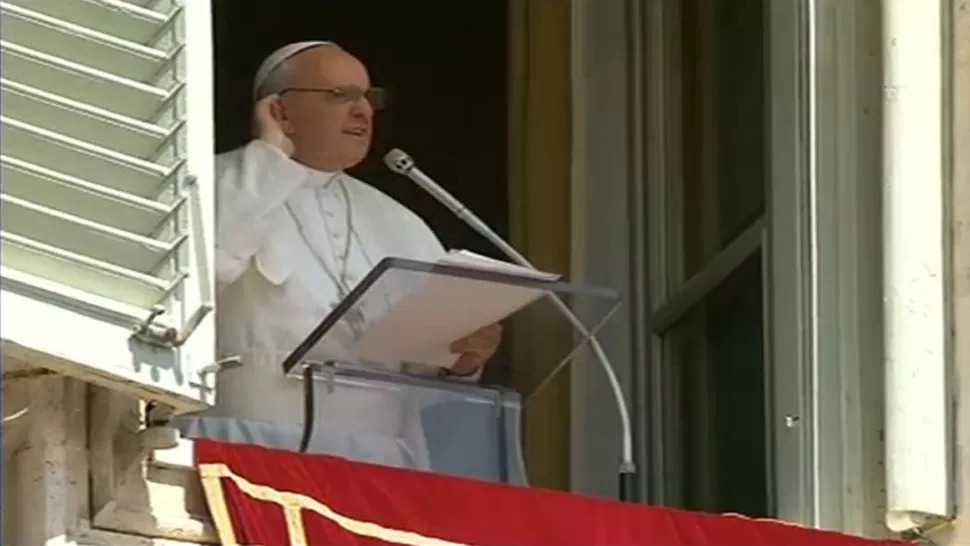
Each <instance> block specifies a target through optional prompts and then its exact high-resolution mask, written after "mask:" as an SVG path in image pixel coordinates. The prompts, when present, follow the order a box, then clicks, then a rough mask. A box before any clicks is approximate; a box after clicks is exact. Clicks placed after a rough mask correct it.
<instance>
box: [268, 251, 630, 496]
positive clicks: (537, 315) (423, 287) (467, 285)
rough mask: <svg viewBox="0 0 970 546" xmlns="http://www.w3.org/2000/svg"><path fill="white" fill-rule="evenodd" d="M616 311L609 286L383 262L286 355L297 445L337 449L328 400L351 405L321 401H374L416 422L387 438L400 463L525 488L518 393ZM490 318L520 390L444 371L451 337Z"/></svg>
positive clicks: (513, 272)
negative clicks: (298, 387)
mask: <svg viewBox="0 0 970 546" xmlns="http://www.w3.org/2000/svg"><path fill="white" fill-rule="evenodd" d="M618 307H619V297H618V295H617V294H616V293H615V292H614V291H612V290H609V289H602V288H593V287H588V286H579V285H575V284H570V283H567V282H562V281H560V280H559V279H558V278H556V277H555V276H551V275H547V274H542V273H538V272H532V271H525V270H524V269H513V268H505V267H502V266H500V265H499V266H495V267H485V266H479V265H476V266H474V267H471V266H464V265H453V264H444V263H428V262H421V261H415V260H407V259H400V258H387V259H384V260H382V261H381V262H380V263H378V264H377V265H376V266H375V267H374V268H373V269H372V270H371V271H370V273H369V274H368V275H367V276H366V277H364V278H363V279H362V280H361V281H360V282H359V283H358V284H357V285H356V286H355V287H354V289H353V290H352V291H351V292H350V293H349V294H348V295H347V296H346V297H345V298H344V299H343V300H342V301H341V302H339V303H338V304H337V305H336V306H335V308H334V309H333V310H332V311H331V312H330V313H329V314H328V315H327V316H326V317H325V318H324V319H323V320H322V321H321V322H320V323H319V324H318V325H317V326H316V327H315V328H314V329H313V331H312V332H309V333H308V335H307V337H306V338H305V339H304V340H303V342H302V343H300V344H299V345H298V346H297V347H296V348H295V349H293V351H292V352H291V353H290V354H289V355H287V356H286V358H285V359H284V361H283V362H282V368H283V373H284V374H286V375H287V376H288V377H290V378H293V379H294V380H302V381H303V382H304V383H303V393H304V397H305V400H304V402H305V403H304V420H303V433H302V438H301V441H300V446H299V449H300V450H301V451H308V450H309V451H320V450H321V449H322V450H324V451H328V450H332V448H327V447H325V446H324V447H323V448H320V447H319V444H320V442H324V443H326V438H327V436H328V434H329V435H330V436H331V437H332V436H333V435H332V434H330V433H329V432H328V431H330V430H332V427H333V426H335V425H336V423H334V422H333V421H334V420H335V419H343V418H345V416H344V415H343V411H341V412H340V413H341V415H340V416H337V415H336V414H335V412H334V411H332V408H334V407H335V405H334V404H336V405H337V406H340V407H341V410H343V409H344V408H345V407H346V406H345V405H341V404H340V402H333V403H330V402H328V401H327V400H324V401H323V402H322V403H321V398H324V397H328V396H330V397H333V396H340V395H341V393H344V394H347V395H348V396H351V397H352V398H353V400H354V404H355V405H356V404H358V403H360V401H361V400H370V401H371V403H368V404H367V405H366V409H362V411H365V412H371V411H381V412H385V413H386V414H390V413H393V414H395V415H398V416H400V417H401V422H399V423H398V428H401V427H403V428H404V429H409V428H412V429H414V430H412V431H411V433H405V434H403V435H400V436H399V437H396V438H394V439H393V441H392V442H390V443H392V444H395V446H396V448H399V450H400V452H401V453H402V455H401V456H400V461H398V462H397V464H400V465H403V466H409V467H414V468H423V469H428V470H431V471H435V472H446V473H454V474H462V475H466V476H472V477H478V478H484V479H492V480H498V481H506V482H513V483H523V482H525V481H526V480H525V476H524V472H525V471H524V468H523V465H522V462H521V456H520V445H521V444H520V437H519V416H520V407H521V398H522V397H524V398H525V400H526V401H528V399H529V398H530V397H531V396H533V395H534V394H536V393H537V392H538V391H539V390H540V389H542V388H543V387H544V386H545V385H546V384H547V383H548V381H549V380H550V379H551V378H552V377H553V376H554V375H555V374H557V373H558V372H559V371H560V370H562V369H563V367H564V366H565V365H566V364H568V363H569V361H570V360H571V359H572V358H574V357H575V356H576V355H577V354H578V353H579V352H580V350H581V349H582V348H583V347H584V346H585V345H586V344H587V342H588V341H589V337H590V336H591V335H593V334H595V333H596V331H597V330H598V329H599V328H600V327H601V326H602V325H603V324H604V323H605V322H606V321H607V320H608V319H609V317H610V316H611V315H612V314H613V313H614V312H615V311H616V310H617V308H618ZM494 323H499V324H501V325H502V327H503V341H502V349H501V350H500V355H501V356H499V357H497V358H505V359H510V360H511V361H512V362H513V369H514V373H513V375H514V378H515V380H514V384H515V386H516V388H517V390H518V391H519V392H515V391H513V390H510V389H507V388H505V387H502V386H494V385H480V384H477V383H475V382H469V381H464V380H462V378H455V377H447V376H445V377H442V374H441V373H440V372H441V370H443V369H447V368H448V367H449V366H450V365H452V364H453V363H454V362H455V360H456V359H457V358H458V355H456V354H453V353H452V352H451V351H450V348H449V346H450V344H451V342H453V341H455V340H458V339H461V338H463V337H465V336H467V335H469V334H471V333H472V332H474V331H475V330H477V329H478V328H480V327H483V326H486V325H490V324H494ZM490 365H491V364H490ZM347 399H348V400H349V399H350V398H347ZM375 408H379V409H376V410H375ZM361 419H365V418H364V417H362V418H361ZM368 434H369V433H368ZM365 436H367V434H365ZM415 438H417V440H415ZM374 441H375V445H376V443H378V440H377V439H374ZM422 444H423V445H422ZM314 446H318V447H316V448H315V447H314ZM380 449H386V448H385V447H382V448H380ZM363 451H366V449H365V450H363ZM351 456H353V455H351ZM364 458H365V459H366V456H364ZM382 462H386V461H382ZM391 464H395V462H394V461H391Z"/></svg>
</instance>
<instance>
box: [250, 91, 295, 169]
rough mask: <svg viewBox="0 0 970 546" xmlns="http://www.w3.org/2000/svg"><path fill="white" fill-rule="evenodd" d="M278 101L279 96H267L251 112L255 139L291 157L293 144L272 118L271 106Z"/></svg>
mask: <svg viewBox="0 0 970 546" xmlns="http://www.w3.org/2000/svg"><path fill="white" fill-rule="evenodd" d="M279 100H280V97H279V95H269V96H267V97H264V98H262V99H260V100H259V101H258V102H257V103H256V106H255V108H254V110H253V118H254V121H255V126H256V127H255V129H256V138H258V139H260V140H262V141H263V142H266V143H267V144H270V145H272V146H275V147H276V148H279V149H280V150H281V151H282V152H283V153H284V154H286V155H287V156H291V155H293V143H292V142H291V141H290V139H289V138H287V137H286V135H285V134H283V129H282V127H280V123H279V122H278V121H276V118H274V117H273V111H272V109H273V105H275V104H277V103H278V102H279Z"/></svg>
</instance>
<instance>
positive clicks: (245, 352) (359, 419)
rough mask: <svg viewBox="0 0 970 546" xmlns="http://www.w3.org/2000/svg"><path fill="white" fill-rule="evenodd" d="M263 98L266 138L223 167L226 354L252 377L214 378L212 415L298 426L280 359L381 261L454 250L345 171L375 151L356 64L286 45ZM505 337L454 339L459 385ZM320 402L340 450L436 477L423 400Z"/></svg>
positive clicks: (328, 396)
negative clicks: (424, 428)
mask: <svg viewBox="0 0 970 546" xmlns="http://www.w3.org/2000/svg"><path fill="white" fill-rule="evenodd" d="M254 94H255V96H254V98H255V101H256V104H255V108H254V130H255V132H256V136H257V138H256V139H255V140H253V141H252V142H250V143H249V144H247V145H246V146H244V147H242V148H239V149H236V150H233V151H231V152H228V153H226V154H222V155H220V156H219V157H218V158H217V160H216V176H217V203H218V205H217V207H218V208H217V244H216V247H217V259H216V261H217V285H218V286H217V287H218V293H219V295H218V304H217V305H218V314H217V320H218V323H219V324H218V343H219V350H220V353H222V354H223V355H239V356H241V357H242V359H243V366H242V367H241V368H239V369H235V370H231V371H226V372H224V373H221V374H220V375H219V379H218V395H217V399H218V400H217V407H216V409H215V414H217V415H223V416H227V417H232V418H235V419H242V420H248V421H259V422H271V423H289V424H292V425H296V426H299V425H300V424H301V423H302V414H303V395H302V385H301V382H300V381H299V380H295V379H289V378H285V377H283V375H282V371H281V368H280V363H281V362H282V360H283V358H284V357H285V356H286V355H287V354H288V353H289V352H290V351H291V350H292V349H294V348H295V347H296V346H297V345H298V344H299V342H300V341H301V340H302V339H304V338H305V337H306V336H307V335H308V334H309V333H310V331H311V330H312V329H313V328H314V327H315V326H316V325H317V324H318V323H319V322H320V321H321V320H322V319H323V318H324V317H325V316H326V315H327V314H328V313H329V312H330V311H331V310H332V309H333V308H334V306H335V305H336V304H337V303H338V302H339V301H340V300H341V299H342V298H343V297H344V296H345V295H346V294H347V293H348V292H349V291H350V290H351V289H352V288H353V286H354V285H355V284H356V283H357V282H359V281H360V280H361V278H362V277H363V276H364V275H366V273H367V272H368V271H369V270H370V269H371V268H372V267H373V266H374V265H375V264H376V263H378V262H379V261H380V260H381V259H382V258H385V257H389V256H392V257H402V258H411V259H417V260H423V261H435V260H437V259H438V258H440V257H442V256H443V255H444V253H445V250H444V249H443V247H442V245H441V243H440V242H439V241H438V239H437V238H436V237H435V235H434V233H433V232H432V231H431V230H430V229H429V228H428V226H427V225H426V224H425V222H423V221H422V220H421V219H420V218H419V217H418V216H417V215H416V214H414V213H413V212H411V211H410V210H408V209H407V208H405V207H404V206H402V205H401V204H399V203H398V202H396V201H394V200H393V199H391V198H390V197H388V196H387V195H385V194H383V193H381V192H380V191H378V190H377V189H375V188H373V187H371V186H369V185H367V184H366V183H364V182H362V181H360V180H357V179H356V178H354V177H352V176H350V175H348V174H346V172H345V170H346V169H348V168H350V167H353V166H354V165H356V164H357V163H359V162H360V161H361V160H363V159H364V157H365V156H366V155H367V153H368V151H369V148H370V142H371V135H372V130H373V117H374V110H375V104H374V103H375V102H377V99H378V98H379V95H378V91H377V90H374V89H372V88H371V83H370V78H369V76H368V73H367V70H366V68H365V67H364V65H363V64H362V63H361V62H360V61H359V60H357V59H356V58H355V57H353V56H352V55H350V54H349V53H348V52H346V51H345V50H343V49H342V48H340V47H339V46H337V45H335V44H332V43H328V42H303V43H298V44H291V45H289V46H286V47H284V48H281V49H280V50H278V51H277V52H275V53H274V54H273V55H271V56H270V57H269V58H267V59H266V61H265V62H264V63H263V65H262V66H261V67H260V70H259V72H258V73H257V76H256V81H255V85H254ZM378 106H379V105H378ZM377 303H378V304H380V302H377ZM364 311H365V312H366V311H368V310H367V309H364ZM374 311H375V312H379V311H380V309H376V310H374ZM500 337H501V335H500V328H498V327H497V326H495V327H489V328H486V329H483V330H482V331H480V332H476V333H474V334H471V335H469V336H468V337H467V338H465V339H462V340H458V341H456V342H455V344H454V345H453V346H452V351H454V352H455V353H457V354H459V355H460V356H459V357H458V360H457V361H456V364H455V366H454V367H453V368H452V370H451V372H452V375H454V376H455V377H457V378H460V379H463V380H477V378H478V377H479V375H480V373H481V370H482V367H483V366H484V364H485V363H486V362H487V361H488V360H489V359H490V358H491V357H492V356H493V355H494V353H495V350H496V348H497V346H498V344H499V340H500ZM330 349H333V347H329V348H328V347H322V348H320V349H318V350H315V351H311V353H310V354H309V355H308V356H307V357H306V358H307V359H308V360H318V361H319V360H325V359H326V357H327V356H329V355H330V354H331V353H328V352H326V351H328V350H330ZM392 368H394V369H397V370H399V369H400V368H399V367H396V366H392ZM430 372H431V373H434V372H435V371H434V370H431V371H430ZM315 392H316V393H317V394H316V406H317V407H316V412H315V413H316V415H317V419H316V421H317V430H318V431H320V432H318V434H325V435H327V437H328V438H329V440H330V443H331V445H333V443H334V442H336V443H337V444H338V445H340V447H338V448H337V449H338V450H339V451H342V452H344V454H346V455H349V456H352V457H354V458H357V459H361V460H366V461H371V462H377V463H383V464H393V465H401V466H410V467H420V468H426V467H427V466H428V455H427V452H426V447H425V444H424V435H423V432H422V430H421V426H420V422H419V417H418V413H417V412H418V410H419V407H420V403H419V401H416V400H412V399H409V398H408V397H406V396H401V395H400V394H396V395H395V394H389V393H386V392H380V391H378V390H373V389H366V388H353V387H337V388H336V389H334V390H332V391H328V390H327V389H324V388H317V389H316V391H315ZM341 438H342V440H341Z"/></svg>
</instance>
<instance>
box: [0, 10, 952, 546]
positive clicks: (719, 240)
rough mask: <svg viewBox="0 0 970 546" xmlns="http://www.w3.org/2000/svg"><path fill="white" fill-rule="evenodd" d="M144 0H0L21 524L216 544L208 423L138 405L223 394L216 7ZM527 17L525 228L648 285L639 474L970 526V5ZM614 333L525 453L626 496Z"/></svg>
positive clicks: (11, 476) (515, 113) (8, 495)
mask: <svg viewBox="0 0 970 546" xmlns="http://www.w3.org/2000/svg"><path fill="white" fill-rule="evenodd" d="M125 4H126V7H127V8H128V9H127V10H126V11H116V10H111V9H105V8H104V6H106V5H107V4H104V5H101V4H99V3H90V2H82V1H81V0H76V1H72V2H71V3H68V2H64V3H56V4H55V3H49V4H44V5H41V4H40V3H37V2H34V1H32V0H15V1H12V2H9V3H5V4H4V5H3V13H2V15H3V26H4V29H3V30H4V34H5V35H6V36H7V37H6V38H5V41H4V44H3V64H4V66H5V67H8V68H7V69H6V70H5V74H4V76H3V77H4V82H3V83H4V90H3V95H4V104H5V108H4V112H3V141H4V145H3V152H2V153H3V156H4V168H3V175H4V189H3V199H4V214H3V217H4V227H3V231H4V245H3V252H4V263H3V269H4V271H3V275H4V284H5V286H4V291H3V305H2V306H0V307H2V311H3V320H2V324H0V331H2V335H3V339H4V381H3V389H4V434H3V437H4V496H5V499H4V500H5V502H4V503H3V506H4V513H3V516H4V529H3V533H4V542H5V543H8V542H9V543H11V544H23V545H31V544H62V543H66V544H72V543H76V544H84V545H102V544H104V545H108V544H110V545H129V544H130V545H148V544H158V545H162V544H165V545H168V544H183V545H184V544H206V543H214V542H215V538H214V533H213V530H212V527H211V524H210V522H209V518H208V516H207V514H206V510H205V506H204V501H203V499H202V494H201V489H200V487H199V485H198V480H197V477H196V476H195V474H194V472H193V470H192V469H191V462H190V461H191V446H190V444H189V443H187V442H182V444H181V445H180V446H179V447H178V448H175V449H169V450H161V451H154V450H153V449H152V446H158V445H163V444H165V443H166V440H169V439H168V438H165V437H164V436H165V434H166V433H165V431H164V429H153V428H148V429H146V428H145V427H144V425H145V423H144V415H145V411H144V404H145V402H146V401H148V400H154V401H156V402H160V403H162V404H164V405H167V406H170V407H172V408H174V409H175V410H176V411H192V410H193V409H198V408H200V407H204V405H205V403H206V402H207V400H208V397H210V396H211V395H212V394H214V393H212V392H211V386H212V383H211V379H212V378H211V373H213V368H211V367H209V365H210V364H211V363H212V362H214V361H215V354H214V344H213V336H214V332H213V330H212V316H211V315H210V314H208V311H209V308H208V305H209V304H210V303H211V297H210V296H208V294H207V290H209V288H208V286H210V285H211V273H210V271H211V259H212V255H211V254H212V253H211V244H212V242H211V237H209V238H207V237H206V234H211V233H212V229H211V226H212V206H211V203H212V193H211V186H210V185H208V184H207V183H206V180H205V177H204V176H198V184H196V183H195V181H194V180H195V179H194V178H193V175H196V174H198V173H205V172H209V171H211V154H208V153H205V152H207V150H208V148H209V146H208V145H207V143H208V142H209V141H211V135H212V126H211V123H212V122H211V111H212V105H211V95H212V85H213V84H212V76H211V75H212V62H211V58H212V53H211V43H210V41H211V39H210V36H211V31H210V29H211V26H212V21H211V14H210V12H209V10H208V3H204V2H191V3H188V2H186V3H181V2H175V1H174V0H158V1H151V0H139V1H138V2H134V1H130V2H125ZM509 21H510V23H509V24H510V33H509V35H510V42H511V44H510V63H509V70H510V82H511V83H510V104H511V108H510V116H511V117H512V118H513V119H511V120H510V135H509V155H510V207H511V209H512V210H511V212H510V217H511V227H512V230H511V231H512V238H513V241H514V242H515V243H516V245H517V246H518V247H520V248H521V249H522V250H523V251H524V252H525V253H526V254H528V255H529V256H530V257H531V258H533V259H534V261H535V262H536V263H537V264H538V265H540V266H541V267H543V268H546V269H558V270H564V271H569V273H570V276H571V278H572V279H574V280H577V281H581V282H587V283H590V284H596V285H605V286H609V287H612V288H616V289H618V290H620V291H621V292H622V293H623V295H624V302H625V304H624V307H623V309H622V310H621V312H620V313H619V315H618V316H617V317H616V318H615V319H614V321H613V322H611V323H610V324H609V326H608V327H607V329H606V330H605V331H604V332H603V333H602V335H601V341H602V342H603V343H604V345H605V346H606V348H607V352H608V353H609V354H610V356H611V358H612V360H613V363H614V365H615V366H616V368H617V371H618V373H619V376H620V378H621V383H622V385H623V387H624V389H625V394H626V397H627V400H628V401H629V405H630V410H631V418H632V425H633V435H634V439H635V447H636V455H637V461H636V462H637V467H638V471H639V472H638V480H639V481H638V490H639V497H640V500H641V501H643V502H649V503H654V504H664V505H670V506H678V507H685V508H690V509H696V510H706V511H713V512H741V513H744V514H747V515H751V516H758V517H775V518H781V519H785V520H789V521H793V522H798V523H802V524H805V525H810V526H819V527H825V528H831V529H837V530H842V531H845V532H849V533H853V534H861V535H866V536H886V535H892V534H899V533H903V534H913V535H925V536H927V537H929V538H931V539H932V540H934V541H935V542H936V543H938V544H948V545H956V544H970V523H968V520H970V513H968V508H967V503H966V502H965V501H964V500H963V499H964V497H965V492H966V491H967V490H968V488H970V472H968V470H967V468H968V467H970V459H968V456H967V447H966V446H968V445H970V426H967V423H968V422H970V409H968V405H967V404H965V403H961V401H963V400H965V399H967V398H968V397H970V258H968V256H970V247H968V246H967V244H968V243H967V241H968V236H970V154H968V153H967V150H970V3H968V2H967V1H966V0H933V1H925V2H913V1H912V0H885V1H883V2H876V1H874V0H873V1H870V0H850V1H845V0H772V1H770V2H768V1H759V0H707V1H703V0H683V1H681V2H673V1H664V0H643V1H639V0H606V1H603V0H595V1H594V0H574V1H572V2H569V3H566V2H559V1H557V0H537V1H528V2H518V3H516V2H513V3H510V19H509ZM79 28H80V30H79ZM65 78H66V79H65ZM82 83H83V85H82ZM524 112H527V113H528V115H527V116H526V115H524V114H523V113H524ZM72 131H73V132H72ZM79 141H80V142H79ZM8 143H9V144H8ZM200 150H201V151H202V152H203V153H199V151H200ZM42 152H43V153H42ZM49 158H56V159H57V160H58V161H57V162H51V161H49ZM92 158H93V159H92ZM8 181H9V182H10V183H8ZM136 182H137V184H139V185H137V186H135V185H134V184H135V183H136ZM133 188H137V189H133ZM553 205H555V206H553ZM53 222H61V223H60V224H58V225H59V226H60V227H61V229H62V230H61V231H60V232H57V231H54V232H51V231H49V230H47V227H46V226H49V225H53V224H52V223H53ZM169 222H171V224H169ZM64 229H72V230H74V231H73V232H72V233H75V236H73V237H63V238H62V237H61V235H59V234H62V233H64V231H63V230H64ZM105 241H108V243H106V242H105ZM133 249H135V250H133ZM139 249H140V250H139ZM146 249H147V250H146ZM8 257H9V258H8ZM119 279H120V280H119ZM156 306H161V307H162V308H164V309H165V311H166V312H165V313H164V314H163V315H162V316H161V317H155V314H154V313H153V309H154V308H155V307H156ZM215 312H216V313H217V312H218V310H217V309H216V310H215ZM24 316H30V317H33V318H31V320H29V321H25V320H23V318H22V317H24ZM149 316H152V317H155V318H154V319H152V321H149V323H148V324H147V326H146V328H144V329H143V330H142V331H141V333H142V334H143V335H142V336H140V338H139V339H140V341H139V342H138V343H136V344H134V345H132V344H130V343H129V338H130V332H131V329H132V328H133V327H137V326H139V325H146V322H145V319H146V317H149ZM168 317H172V318H171V322H166V321H167V320H168ZM196 318H201V320H199V321H196ZM38 323H42V324H44V325H45V326H44V327H43V328H41V327H38V326H37V324H38ZM158 325H162V326H163V327H161V328H157V327H156V326H158ZM54 334H57V335H54ZM133 356H134V358H133ZM588 360H589V357H588V356H584V357H583V358H582V359H581V360H580V362H577V364H576V365H574V366H573V367H572V368H571V371H570V376H569V377H568V379H567V380H563V381H559V382H558V383H557V384H556V385H554V386H553V387H552V388H551V389H550V390H549V391H548V392H547V393H546V394H545V396H544V398H543V400H541V401H538V402H537V403H539V404H542V405H543V408H544V410H545V411H536V412H533V414H531V415H529V414H528V413H527V416H526V427H527V433H526V436H527V437H526V444H527V449H528V454H527V459H528V463H529V472H530V476H531V477H532V479H533V481H534V482H536V483H538V484H540V485H550V486H559V487H568V488H569V489H572V490H574V491H578V492H583V493H590V494H597V495H605V496H615V495H616V469H617V462H618V461H619V459H620V455H621V453H620V446H621V441H622V431H621V428H620V426H619V421H618V419H617V412H616V408H615V404H614V402H613V396H612V393H611V390H610V388H609V385H608V382H607V381H606V378H605V377H604V376H603V375H602V373H601V372H600V370H598V369H597V367H596V366H595V365H593V363H592V362H589V361H588ZM215 394H217V393H215ZM550 409H555V410H562V411H564V412H565V413H568V414H569V415H570V419H568V420H565V421H564V420H559V421H552V420H550V419H549V418H548V417H543V415H548V414H549V413H550V411H549V410H550ZM559 414H560V415H561V414H562V413H561V412H560V413H559ZM562 447H568V449H561V448H562ZM563 453H566V455H563Z"/></svg>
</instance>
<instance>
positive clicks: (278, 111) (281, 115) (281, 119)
mask: <svg viewBox="0 0 970 546" xmlns="http://www.w3.org/2000/svg"><path fill="white" fill-rule="evenodd" d="M269 114H270V116H272V117H273V119H274V120H276V123H277V125H279V127H280V130H281V131H283V134H284V135H288V134H290V133H292V132H293V124H292V123H291V122H290V116H289V113H288V111H287V108H286V105H285V104H283V99H281V98H280V97H276V98H275V99H274V100H273V101H272V102H270V104H269Z"/></svg>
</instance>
